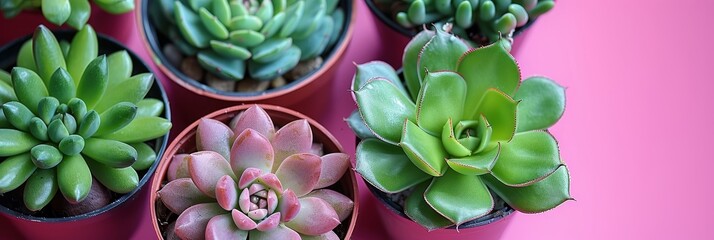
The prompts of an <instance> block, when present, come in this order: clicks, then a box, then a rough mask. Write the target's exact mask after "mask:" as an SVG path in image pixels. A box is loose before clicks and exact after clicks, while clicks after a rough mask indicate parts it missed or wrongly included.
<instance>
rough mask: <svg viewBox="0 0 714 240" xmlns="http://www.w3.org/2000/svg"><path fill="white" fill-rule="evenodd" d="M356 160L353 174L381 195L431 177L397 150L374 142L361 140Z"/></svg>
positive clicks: (382, 143) (392, 146)
mask: <svg viewBox="0 0 714 240" xmlns="http://www.w3.org/2000/svg"><path fill="white" fill-rule="evenodd" d="M355 158H356V165H357V167H356V168H355V171H357V172H358V173H359V174H360V175H362V178H364V179H365V180H366V181H367V182H369V183H370V184H372V186H374V187H376V188H378V189H379V190H380V191H382V192H386V193H397V192H401V191H404V190H406V189H408V188H410V187H412V186H414V185H417V184H419V183H420V182H424V181H426V180H427V179H431V175H429V174H426V173H424V172H423V171H421V170H419V168H417V167H416V166H415V165H414V164H413V163H412V162H411V160H409V157H407V155H405V154H404V151H403V150H402V149H401V148H400V147H397V146H394V145H391V144H387V143H385V142H382V141H380V140H377V139H366V140H362V141H361V142H360V143H359V145H357V150H356V151H355ZM394 176H399V177H394Z"/></svg>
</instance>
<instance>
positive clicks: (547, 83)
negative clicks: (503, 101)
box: [513, 77, 565, 132]
mask: <svg viewBox="0 0 714 240" xmlns="http://www.w3.org/2000/svg"><path fill="white" fill-rule="evenodd" d="M513 99H515V100H516V101H521V103H519V104H518V129H517V132H525V131H529V130H540V129H546V128H549V127H550V126H553V124H555V123H556V122H558V120H559V119H560V117H561V116H563V112H565V88H564V87H562V86H560V85H558V84H557V83H555V82H554V81H553V80H550V79H548V78H545V77H530V78H528V79H526V80H524V81H523V83H522V84H521V87H520V88H518V92H516V95H514V96H513Z"/></svg>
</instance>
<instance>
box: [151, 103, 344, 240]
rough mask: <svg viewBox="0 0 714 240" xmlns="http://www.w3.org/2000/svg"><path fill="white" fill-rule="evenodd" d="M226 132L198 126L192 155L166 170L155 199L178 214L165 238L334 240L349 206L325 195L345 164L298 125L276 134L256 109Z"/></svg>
mask: <svg viewBox="0 0 714 240" xmlns="http://www.w3.org/2000/svg"><path fill="white" fill-rule="evenodd" d="M230 125H231V127H228V126H226V125H225V124H223V123H222V122H219V121H217V120H214V119H202V120H201V121H200V123H199V125H198V128H197V133H196V147H197V150H198V152H195V153H191V154H179V155H176V156H175V157H174V159H173V161H172V162H171V164H170V165H169V168H168V169H169V170H168V173H167V178H168V180H169V182H168V183H167V184H166V185H165V186H164V187H163V188H162V189H161V190H160V191H159V192H158V195H159V198H160V199H161V201H162V202H163V203H164V205H165V206H166V207H167V208H168V209H169V210H171V211H172V212H173V213H176V214H179V216H178V218H177V219H176V222H175V225H174V226H175V227H174V228H173V233H172V234H175V235H176V236H178V237H180V238H181V239H201V238H204V237H205V238H206V239H246V238H249V239H301V238H305V239H312V238H315V239H338V236H337V235H336V234H335V233H334V232H333V231H332V230H333V229H334V228H335V227H336V226H338V225H339V224H340V222H341V221H342V220H344V219H346V218H347V217H348V216H350V214H351V213H352V208H353V202H352V200H350V199H349V198H347V197H346V196H344V195H342V194H341V193H339V192H336V191H333V190H330V189H325V187H329V186H330V185H333V184H334V183H336V182H337V181H338V180H339V179H340V178H341V177H342V175H343V174H344V173H345V172H346V171H347V169H348V168H349V166H350V161H349V156H348V155H347V154H344V153H330V154H326V155H323V154H322V149H321V148H322V147H321V145H318V144H313V142H312V131H311V128H310V125H309V123H308V122H307V121H306V120H304V119H300V120H295V121H292V122H290V123H288V124H286V125H285V126H283V127H282V128H280V129H278V130H277V131H276V130H275V127H274V125H273V122H272V120H271V119H270V116H268V114H267V113H266V112H265V111H264V110H263V109H262V108H260V107H259V106H252V107H250V108H249V109H247V110H246V111H244V112H243V113H241V114H240V115H238V116H237V117H235V118H234V119H233V121H232V122H231V124H230ZM320 155H322V156H320ZM169 232H171V229H169Z"/></svg>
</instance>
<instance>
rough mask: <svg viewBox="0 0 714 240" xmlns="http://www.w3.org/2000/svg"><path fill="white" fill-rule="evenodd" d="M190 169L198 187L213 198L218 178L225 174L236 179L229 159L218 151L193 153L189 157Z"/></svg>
mask: <svg viewBox="0 0 714 240" xmlns="http://www.w3.org/2000/svg"><path fill="white" fill-rule="evenodd" d="M188 170H189V174H190V175H191V179H192V180H193V182H194V183H195V184H196V187H198V189H199V190H201V192H203V193H204V194H206V195H208V196H209V197H212V198H215V197H216V183H217V182H218V179H220V178H221V177H223V176H224V175H228V176H230V177H231V178H233V179H236V177H235V175H234V174H233V171H231V166H230V165H228V161H226V159H224V158H223V156H221V155H220V154H218V153H216V152H207V151H204V152H196V153H192V154H191V157H190V158H189V159H188Z"/></svg>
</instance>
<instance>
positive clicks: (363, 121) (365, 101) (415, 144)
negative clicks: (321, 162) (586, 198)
mask: <svg viewBox="0 0 714 240" xmlns="http://www.w3.org/2000/svg"><path fill="white" fill-rule="evenodd" d="M502 41H506V40H502ZM502 41H499V42H497V43H495V44H493V45H489V46H485V47H482V48H478V49H469V47H468V45H467V44H465V43H464V42H463V41H462V40H461V39H458V38H456V37H454V36H453V35H451V34H449V33H445V32H442V31H439V30H437V32H432V31H428V30H427V31H423V32H421V33H419V34H418V35H417V36H416V37H415V38H414V39H412V41H411V42H410V43H409V44H408V45H407V47H406V48H405V53H404V58H403V59H404V63H403V64H404V68H403V71H404V72H403V75H404V79H405V81H406V84H407V86H408V87H407V89H408V91H407V89H405V88H404V87H403V85H402V83H401V81H400V78H399V76H398V75H397V73H396V72H395V71H394V69H393V68H391V66H389V65H387V64H385V63H383V62H371V63H367V64H363V65H359V66H358V67H357V72H356V74H355V77H354V84H353V86H352V87H353V91H354V99H355V102H356V103H357V106H358V110H359V114H357V115H354V114H353V116H352V117H351V118H350V119H349V123H350V126H351V127H352V128H353V129H355V132H356V133H357V134H358V135H360V137H361V138H362V141H361V142H360V143H359V145H358V147H357V150H356V161H357V164H356V165H357V166H356V171H357V172H359V173H360V174H361V175H362V177H363V178H364V179H365V180H367V182H369V183H370V184H371V185H373V186H374V187H376V188H377V189H379V190H381V191H383V192H386V193H399V192H403V191H405V190H407V189H413V192H412V193H411V195H409V196H408V197H407V198H406V202H405V204H404V205H405V206H404V209H405V213H406V215H407V216H409V217H410V218H411V219H412V220H414V221H416V222H417V223H419V224H421V225H422V226H424V227H426V228H427V229H429V230H434V229H438V228H444V227H447V226H451V225H456V226H457V227H458V226H459V225H461V224H463V223H465V222H467V221H470V220H474V219H476V218H479V217H481V216H484V215H486V214H488V213H490V212H491V211H492V210H493V208H494V196H493V194H495V195H497V196H498V197H500V199H503V200H504V201H505V202H506V203H507V204H508V205H510V206H511V207H513V208H514V209H516V210H518V211H521V212H525V213H537V212H543V211H546V210H549V209H552V208H554V207H556V206H558V205H560V204H561V203H563V202H564V201H566V200H569V199H571V197H570V193H569V174H568V170H567V168H566V166H565V164H564V163H563V162H562V161H561V159H560V153H559V149H558V145H557V142H556V140H555V138H554V137H553V136H552V135H551V134H550V133H548V132H547V130H546V129H547V128H548V127H550V126H552V125H553V124H555V123H556V122H557V121H558V119H559V118H560V117H561V115H562V114H563V111H564V109H565V92H564V88H562V87H561V86H559V85H557V84H556V83H555V82H553V81H552V80H550V79H547V78H545V77H531V78H528V79H526V80H524V81H523V82H522V83H521V81H520V80H521V74H520V72H519V68H518V65H517V64H516V62H515V60H514V59H513V57H512V56H511V55H510V54H509V53H508V51H507V50H506V49H504V47H503V46H502V44H504V43H503V42H502ZM519 85H520V86H519ZM414 91H416V93H414ZM410 93H411V94H410ZM516 116H518V118H516Z"/></svg>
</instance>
